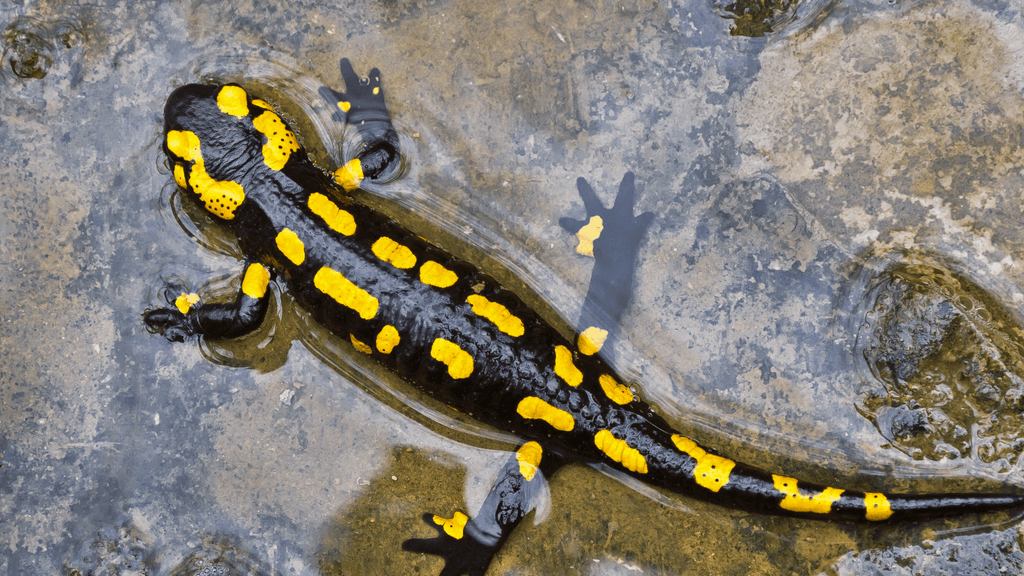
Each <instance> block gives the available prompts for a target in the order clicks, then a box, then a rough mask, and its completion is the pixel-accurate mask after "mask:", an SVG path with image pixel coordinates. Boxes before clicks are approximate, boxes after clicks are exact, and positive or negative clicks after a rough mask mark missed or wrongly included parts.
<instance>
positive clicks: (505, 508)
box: [402, 442, 564, 576]
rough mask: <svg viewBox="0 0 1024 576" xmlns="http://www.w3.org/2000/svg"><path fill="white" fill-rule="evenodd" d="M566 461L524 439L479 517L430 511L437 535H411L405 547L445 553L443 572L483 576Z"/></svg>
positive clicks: (452, 575)
mask: <svg viewBox="0 0 1024 576" xmlns="http://www.w3.org/2000/svg"><path fill="white" fill-rule="evenodd" d="M563 463H564V461H563V459H562V458H561V457H558V456H556V455H554V454H543V458H542V449H541V447H540V444H538V443H536V442H527V443H526V444H523V445H522V446H521V447H520V448H519V450H517V451H516V453H515V454H514V455H513V456H512V458H511V459H509V461H508V463H506V464H505V466H504V467H503V468H502V469H501V472H500V473H499V474H498V479H497V481H495V483H494V487H492V488H491V491H490V493H488V495H487V499H486V500H484V505H483V506H482V507H481V508H480V511H479V512H478V513H477V515H476V516H474V517H473V518H472V519H470V518H469V517H468V516H466V515H465V514H463V513H462V512H458V511H457V512H455V515H454V516H453V517H452V518H451V519H448V518H442V517H441V516H437V515H434V514H425V515H424V516H423V520H424V521H425V522H426V523H427V524H428V525H429V526H431V527H432V528H434V529H435V530H437V532H438V535H437V537H436V538H432V539H429V540H428V539H411V540H406V541H405V542H404V543H403V544H402V550H406V551H409V552H422V553H426V554H433V555H435V556H441V557H442V558H444V561H445V566H444V570H442V571H441V574H440V576H459V575H461V574H469V575H470V576H483V574H484V572H486V571H487V567H488V566H489V565H490V564H491V559H492V558H494V555H495V554H496V553H497V552H498V550H500V549H501V546H502V544H504V543H505V541H506V540H508V537H509V535H511V534H512V530H514V529H515V527H516V526H518V525H519V522H520V521H521V520H522V519H523V518H524V517H525V516H526V515H527V514H528V513H529V512H530V511H531V510H533V509H534V507H536V505H537V503H538V502H537V500H538V496H539V495H540V494H541V492H542V488H543V487H544V485H545V484H544V478H545V477H550V476H551V475H552V474H554V472H555V471H556V470H557V469H558V468H560V467H561V466H562V464H563Z"/></svg>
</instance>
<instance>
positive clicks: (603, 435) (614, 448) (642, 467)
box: [594, 430, 647, 474]
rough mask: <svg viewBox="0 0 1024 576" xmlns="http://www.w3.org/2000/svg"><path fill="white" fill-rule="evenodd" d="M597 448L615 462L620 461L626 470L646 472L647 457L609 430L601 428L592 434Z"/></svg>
mask: <svg viewBox="0 0 1024 576" xmlns="http://www.w3.org/2000/svg"><path fill="white" fill-rule="evenodd" d="M594 444H596V445H597V449H598V450H600V451H602V452H604V453H605V454H607V455H608V457H609V458H611V459H612V460H614V461H616V462H621V463H622V466H623V467H625V468H626V470H630V471H632V472H639V473H640V474H647V459H646V458H644V456H643V454H641V453H640V452H639V451H638V450H637V449H635V448H630V447H629V444H626V441H625V440H619V439H618V438H616V437H615V436H614V435H613V434H612V433H611V432H610V431H608V430H601V431H600V432H598V433H597V434H595V435H594Z"/></svg>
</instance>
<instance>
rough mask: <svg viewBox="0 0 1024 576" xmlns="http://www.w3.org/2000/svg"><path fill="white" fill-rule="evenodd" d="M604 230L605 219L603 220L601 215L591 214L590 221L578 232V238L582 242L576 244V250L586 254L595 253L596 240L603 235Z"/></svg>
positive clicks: (591, 254)
mask: <svg viewBox="0 0 1024 576" xmlns="http://www.w3.org/2000/svg"><path fill="white" fill-rule="evenodd" d="M602 230H604V221H603V220H601V217H600V216H591V217H590V222H587V225H586V226H584V227H583V228H580V231H579V232H577V233H576V239H577V240H579V241H580V243H579V244H578V245H577V246H576V251H577V252H579V253H580V254H583V255H584V256H591V257H592V256H593V255H594V240H597V239H598V238H600V237H601V231H602Z"/></svg>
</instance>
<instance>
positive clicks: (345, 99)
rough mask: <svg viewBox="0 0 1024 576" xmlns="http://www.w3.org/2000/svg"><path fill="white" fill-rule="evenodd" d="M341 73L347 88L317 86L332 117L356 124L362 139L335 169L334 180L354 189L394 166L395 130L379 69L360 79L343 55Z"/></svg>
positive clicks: (395, 156) (395, 157)
mask: <svg viewBox="0 0 1024 576" xmlns="http://www.w3.org/2000/svg"><path fill="white" fill-rule="evenodd" d="M341 77H342V79H343V80H344V81H345V88H346V89H347V90H348V92H338V91H335V90H331V89H330V88H328V87H326V86H324V87H322V88H320V95H321V96H323V97H324V99H326V100H327V101H328V102H330V103H331V104H332V105H333V106H335V107H336V108H335V110H336V112H335V118H336V119H338V120H339V121H344V122H347V123H349V124H351V125H352V126H353V127H355V129H356V131H357V132H358V133H359V136H360V137H361V138H362V140H363V148H362V150H361V151H360V152H359V154H358V156H357V157H356V158H353V159H352V160H350V161H349V162H348V163H347V164H345V165H344V166H342V167H341V168H338V170H336V171H335V172H334V180H335V181H336V182H337V183H338V184H339V185H341V187H342V188H344V189H345V190H355V189H356V188H358V187H359V183H360V182H362V180H363V178H369V179H371V180H373V179H376V178H380V177H381V175H383V174H385V173H386V172H387V171H388V170H389V169H394V168H396V167H397V162H398V158H399V145H398V132H396V131H395V127H394V126H393V125H392V124H391V114H390V113H388V106H387V103H386V102H385V101H384V89H383V88H382V87H381V83H380V70H378V69H376V68H374V69H373V70H370V76H369V78H366V79H361V78H359V76H358V75H357V74H356V72H355V70H354V69H353V68H352V63H351V62H349V61H348V58H342V59H341Z"/></svg>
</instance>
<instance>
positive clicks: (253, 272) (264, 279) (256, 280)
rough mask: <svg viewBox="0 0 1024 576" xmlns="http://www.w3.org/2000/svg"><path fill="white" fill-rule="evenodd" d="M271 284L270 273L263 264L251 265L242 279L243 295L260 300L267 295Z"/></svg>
mask: <svg viewBox="0 0 1024 576" xmlns="http://www.w3.org/2000/svg"><path fill="white" fill-rule="evenodd" d="M268 284H270V271H269V270H267V269H266V267H264V266H263V264H249V267H248V268H246V269H245V276H244V277H243V278H242V294H245V295H246V296H248V297H250V298H255V299H257V300H259V299H260V298H263V295H264V294H266V293H267V285H268Z"/></svg>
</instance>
